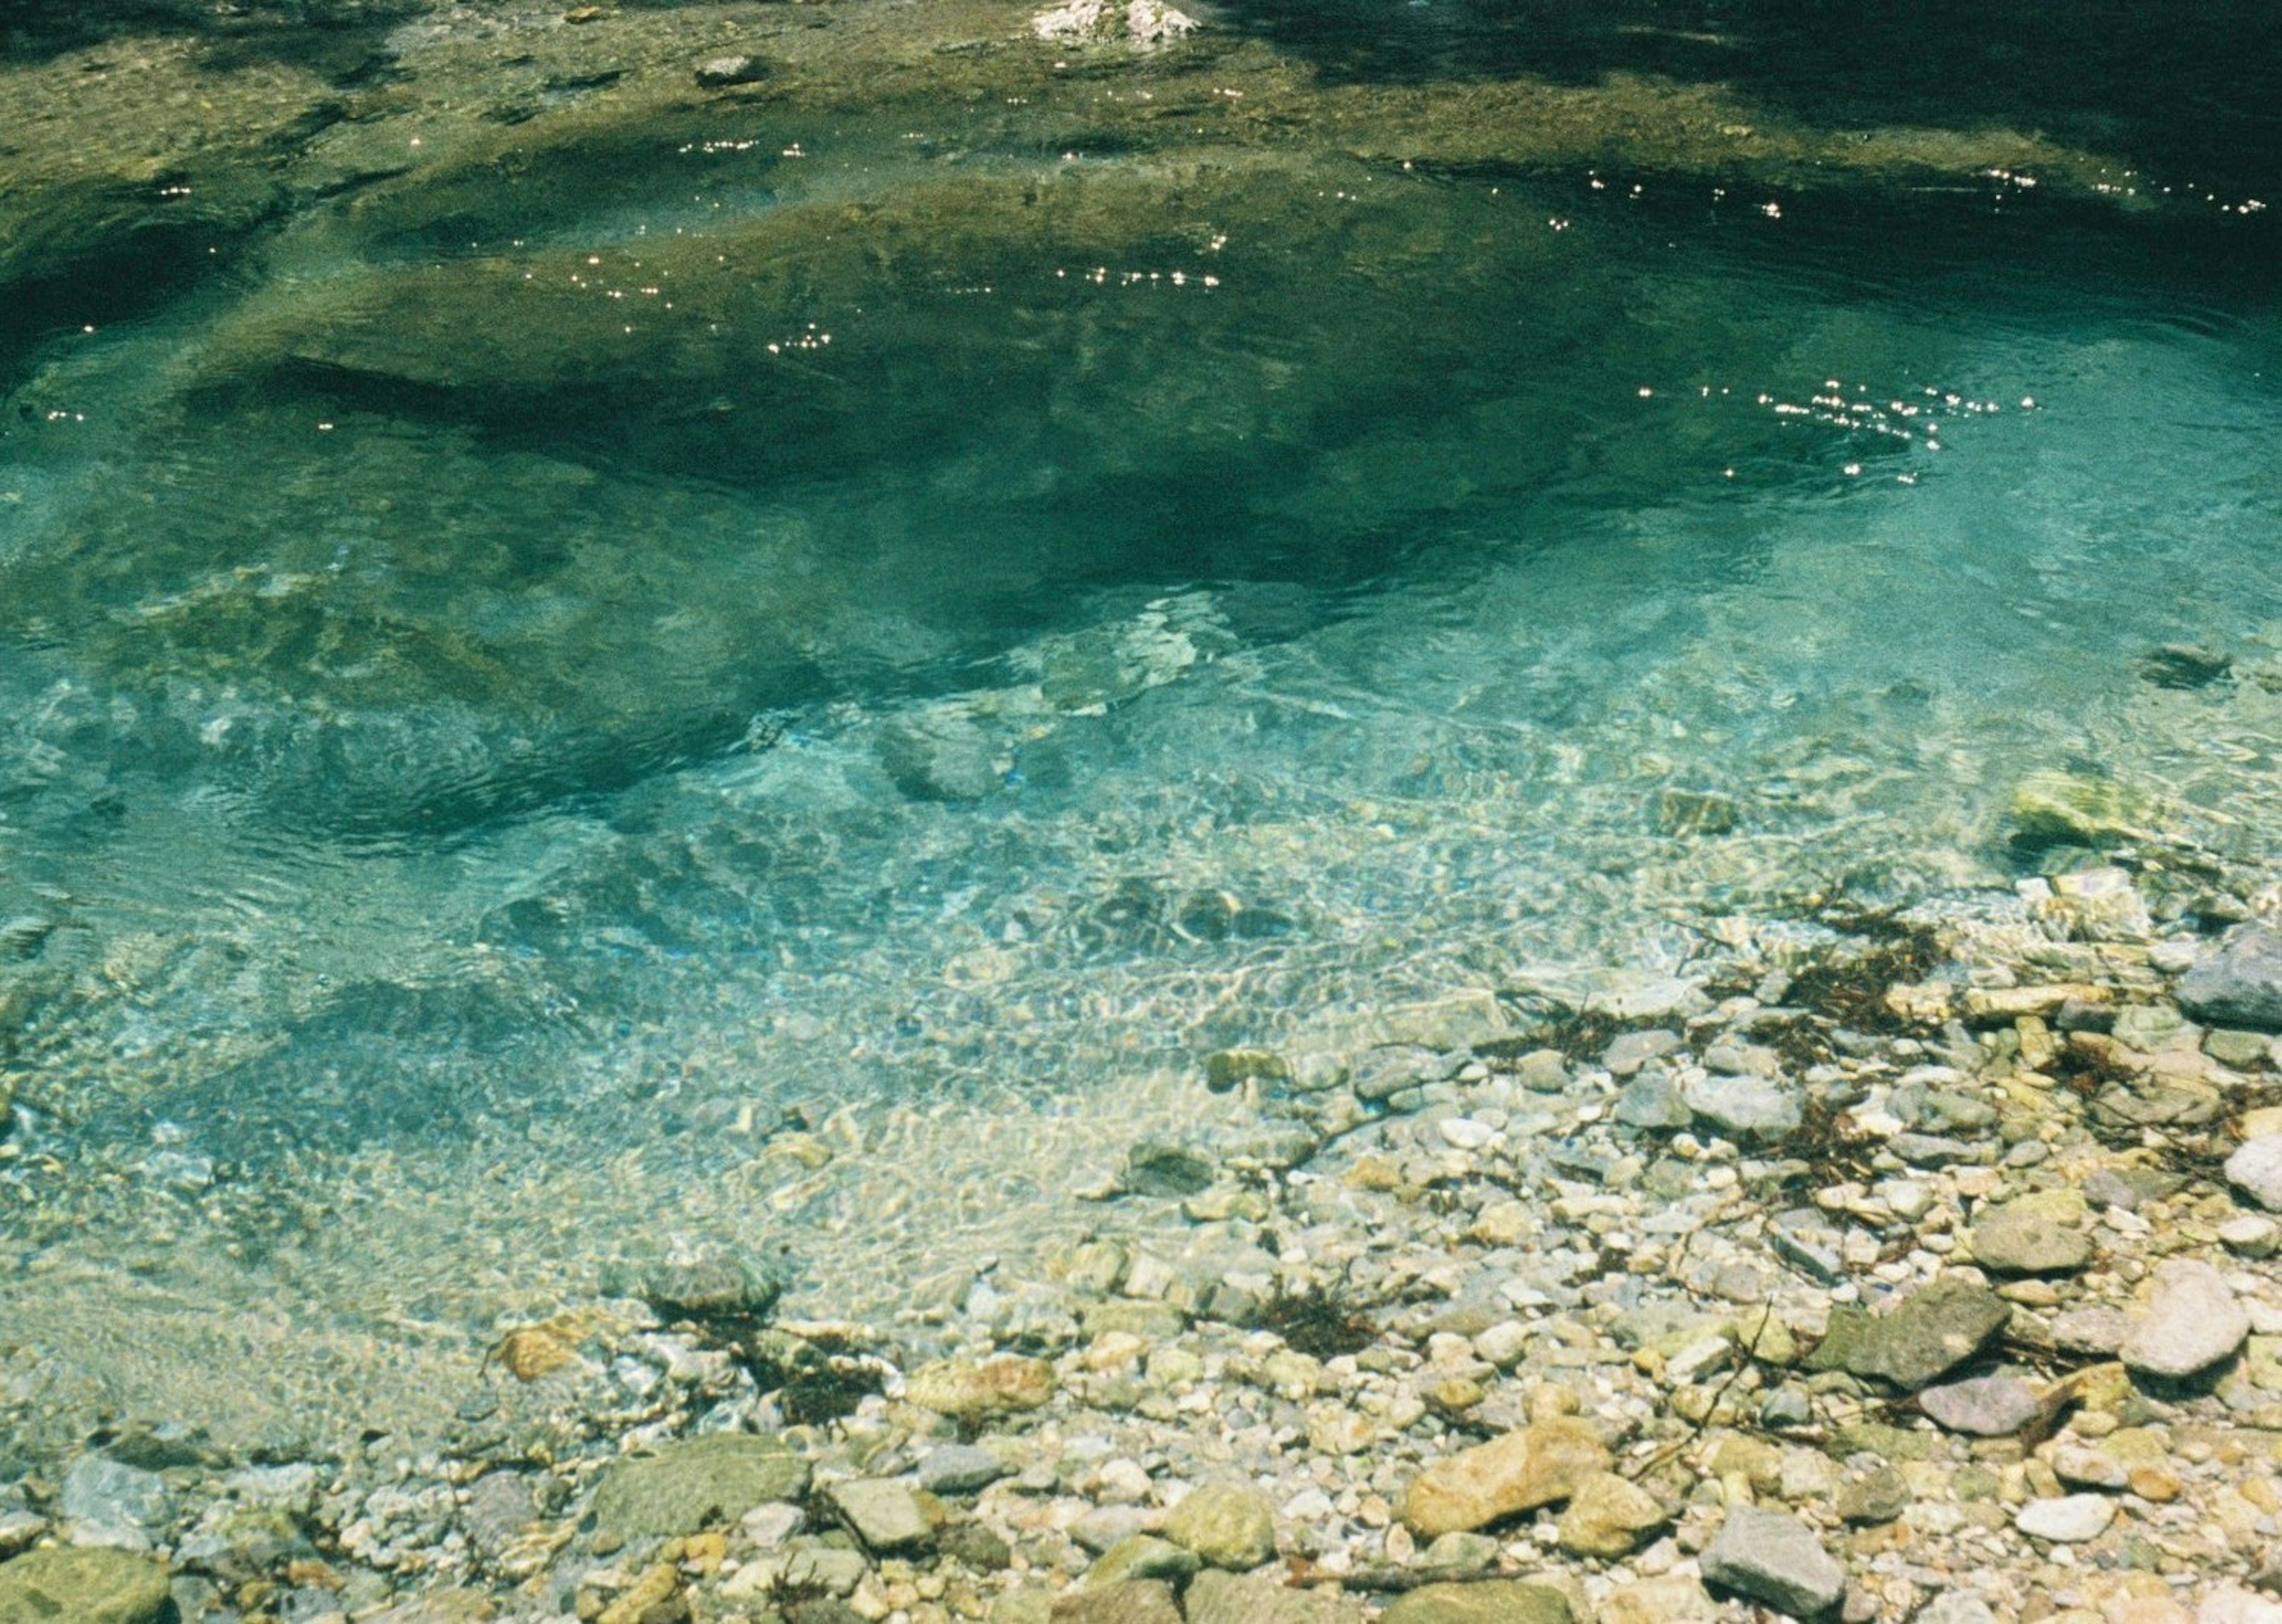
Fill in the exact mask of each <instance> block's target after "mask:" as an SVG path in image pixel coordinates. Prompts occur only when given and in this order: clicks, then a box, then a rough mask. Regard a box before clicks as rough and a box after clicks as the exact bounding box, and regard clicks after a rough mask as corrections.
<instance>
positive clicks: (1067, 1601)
mask: <svg viewBox="0 0 2282 1624" xmlns="http://www.w3.org/2000/svg"><path fill="white" fill-rule="evenodd" d="M1046 1616H1047V1617H1048V1619H1050V1620H1052V1624H1182V1619H1181V1609H1180V1605H1179V1604H1177V1603H1176V1602H1175V1601H1174V1599H1173V1587H1172V1586H1170V1585H1168V1584H1166V1583H1163V1582H1162V1581H1159V1580H1155V1579H1129V1580H1127V1581H1124V1582H1123V1583H1122V1584H1111V1585H1104V1586H1102V1587H1101V1588H1100V1589H1098V1590H1096V1589H1079V1590H1071V1591H1068V1592H1066V1593H1065V1594H1063V1595H1062V1596H1060V1597H1056V1598H1055V1601H1054V1605H1053V1611H1052V1612H1050V1613H1048V1614H1047V1615H1046Z"/></svg>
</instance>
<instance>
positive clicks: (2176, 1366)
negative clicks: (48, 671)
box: [2118, 1258, 2250, 1380]
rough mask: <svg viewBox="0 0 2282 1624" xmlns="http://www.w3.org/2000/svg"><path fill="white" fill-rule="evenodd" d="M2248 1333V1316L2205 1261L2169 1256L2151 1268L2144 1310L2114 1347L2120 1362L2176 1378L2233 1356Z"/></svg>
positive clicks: (2133, 1368) (2149, 1373)
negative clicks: (2151, 1279)
mask: <svg viewBox="0 0 2282 1624" xmlns="http://www.w3.org/2000/svg"><path fill="white" fill-rule="evenodd" d="M2249 1334H2250V1316H2249V1315H2248V1314H2247V1313H2246V1312H2244V1310H2243V1307H2242V1305H2241V1304H2240V1303H2239V1302H2236V1301H2235V1300H2234V1293H2233V1291H2232V1289H2231V1288H2229V1286H2227V1283H2226V1280H2225V1278H2224V1276H2222V1275H2221V1274H2220V1273H2219V1271H2218V1270H2216V1269H2214V1268H2212V1267H2211V1266H2210V1265H2209V1264H2208V1263H2201V1262H2199V1261H2197V1260H2195V1259H2193V1258H2173V1259H2171V1260H2170V1261H2169V1263H2164V1264H2162V1266H2161V1267H2159V1268H2158V1269H2157V1270H2155V1285H2154V1291H2153V1292H2152V1293H2150V1294H2149V1296H2148V1299H2147V1309H2146V1313H2144V1314H2143V1315H2141V1316H2140V1317H2139V1319H2138V1322H2137V1323H2135V1324H2134V1325H2132V1327H2131V1335H2129V1336H2127V1337H2125V1338H2124V1339H2123V1347H2122V1348H2120V1349H2119V1350H2118V1354H2119V1356H2121V1357H2122V1359H2123V1364H2124V1367H2125V1368H2126V1369H2128V1370H2131V1371H2136V1372H2138V1374H2140V1375H2145V1376H2155V1377H2160V1378H2162V1379H2171V1380H2177V1379H2181V1378H2184V1377H2188V1376H2193V1375H2195V1374H2197V1373H2199V1372H2200V1371H2207V1370H2208V1369H2210V1367H2211V1366H2213V1365H2215V1364H2218V1363H2220V1362H2221V1361H2222V1360H2224V1359H2227V1358H2229V1357H2232V1355H2233V1354H2234V1351H2235V1350H2236V1349H2237V1348H2240V1347H2241V1346H2242V1344H2243V1340H2244V1339H2246V1338H2247V1337H2248V1336H2249Z"/></svg>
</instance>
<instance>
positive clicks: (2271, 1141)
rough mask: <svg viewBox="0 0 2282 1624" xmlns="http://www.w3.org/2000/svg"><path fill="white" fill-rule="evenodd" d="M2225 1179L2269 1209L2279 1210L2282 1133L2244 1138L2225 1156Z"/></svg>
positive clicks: (2281, 1177)
mask: <svg viewBox="0 0 2282 1624" xmlns="http://www.w3.org/2000/svg"><path fill="white" fill-rule="evenodd" d="M2226 1177H2227V1182H2228V1183H2229V1184H2232V1185H2233V1186H2234V1187H2235V1188H2236V1189H2238V1190H2239V1191H2241V1192H2242V1193H2244V1194H2245V1195H2247V1196H2249V1197H2250V1198H2251V1200H2253V1201H2256V1202H2257V1203H2258V1204H2259V1205H2260V1206H2261V1207H2263V1208H2266V1210H2267V1211H2269V1212H2282V1133H2268V1134H2262V1135H2260V1136H2259V1137H2258V1138H2252V1139H2246V1140H2244V1141H2243V1143H2242V1145H2241V1146H2240V1147H2239V1149H2237V1150H2236V1151H2235V1153H2234V1154H2232V1155H2231V1156H2229V1157H2228V1158H2227V1159H2226Z"/></svg>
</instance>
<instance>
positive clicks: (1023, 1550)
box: [0, 866, 2282, 1624]
mask: <svg viewBox="0 0 2282 1624" xmlns="http://www.w3.org/2000/svg"><path fill="white" fill-rule="evenodd" d="M1852 923H1853V925H1854V932H1853V934H1851V935H1850V936H1847V937H1845V938H1844V939H1843V944H1842V945H1841V946H1840V947H1838V948H1836V949H1832V950H1828V951H1825V952H1820V953H1819V954H1818V955H1816V956H1814V957H1812V958H1809V959H1805V960H1800V961H1797V962H1794V963H1791V964H1789V965H1788V966H1787V967H1772V966H1764V967H1752V966H1750V965H1747V964H1743V962H1741V961H1740V960H1739V961H1737V963H1736V965H1735V972H1736V973H1735V975H1733V976H1731V977H1729V978H1728V979H1727V981H1726V982H1724V983H1723V982H1721V981H1719V980H1717V979H1712V980H1708V981H1707V980H1703V979H1694V978H1662V979H1651V978H1643V977H1639V976H1632V977H1626V976H1622V975H1615V974H1611V975H1609V976H1608V977H1606V978H1605V979H1604V981H1603V984H1602V985H1600V986H1599V987H1598V988H1596V989H1594V990H1588V991H1586V992H1584V993H1583V994H1582V995H1581V996H1580V998H1577V999H1576V1000H1575V1001H1574V1002H1572V1003H1567V1004H1561V1003H1557V1002H1555V1001H1552V1000H1547V1001H1545V1002H1544V1003H1542V1004H1541V1006H1540V1007H1539V1008H1538V1009H1537V1010H1536V1011H1535V1013H1534V1014H1533V1015H1532V1017H1531V1018H1530V1019H1529V1020H1527V1021H1525V1022H1520V1023H1518V1024H1517V1026H1516V1028H1515V1032H1516V1034H1517V1035H1516V1036H1513V1037H1507V1038H1502V1039H1498V1040H1494V1041H1487V1042H1484V1043H1480V1044H1477V1045H1472V1046H1471V1047H1468V1048H1464V1049H1456V1050H1436V1049H1432V1048H1428V1047H1424V1046H1409V1045H1393V1046H1385V1047H1378V1048H1372V1049H1367V1050H1362V1051H1359V1052H1354V1053H1344V1054H1306V1053H1280V1052H1269V1051H1222V1052H1218V1053H1213V1054H1210V1055H1207V1056H1203V1057H1200V1064H1199V1071H1198V1075H1197V1077H1196V1086H1197V1088H1198V1089H1199V1092H1200V1094H1202V1093H1205V1092H1218V1093H1222V1094H1243V1095H1249V1096H1251V1097H1253V1099H1254V1103H1255V1105H1256V1107H1257V1109H1256V1112H1254V1114H1253V1115H1252V1120H1253V1123H1254V1127H1253V1129H1252V1130H1250V1131H1247V1132H1244V1133H1241V1134H1231V1133H1230V1132H1228V1131H1221V1132H1219V1133H1218V1134H1216V1135H1214V1136H1210V1137H1208V1138H1200V1139H1199V1140H1198V1141H1197V1142H1194V1143H1177V1142H1164V1141H1155V1140H1152V1141H1145V1142H1143V1143H1139V1144H1137V1145H1135V1146H1133V1147H1132V1149H1131V1151H1130V1153H1129V1155H1128V1156H1127V1158H1126V1161H1125V1173H1124V1176H1123V1177H1122V1179H1121V1180H1119V1181H1118V1182H1117V1184H1116V1185H1114V1187H1109V1188H1104V1189H1098V1190H1092V1191H1085V1192H1080V1193H1073V1195H1072V1196H1071V1198H1070V1199H1071V1201H1073V1202H1075V1203H1081V1204H1083V1203H1094V1204H1098V1209H1099V1210H1100V1211H1101V1213H1102V1214H1103V1215H1104V1220H1105V1222H1104V1224H1103V1226H1102V1227H1103V1230H1104V1232H1105V1233H1107V1232H1111V1231H1114V1230H1115V1229H1117V1228H1118V1227H1119V1226H1118V1225H1116V1224H1112V1223H1111V1222H1109V1220H1110V1219H1111V1218H1112V1217H1114V1216H1118V1215H1121V1214H1137V1215H1145V1216H1151V1217H1153V1220H1154V1222H1153V1224H1145V1225H1141V1226H1138V1227H1137V1228H1136V1227H1134V1226H1127V1227H1128V1229H1129V1231H1130V1232H1134V1233H1141V1232H1145V1233H1146V1234H1148V1235H1149V1236H1151V1237H1153V1239H1148V1240H1145V1241H1136V1240H1133V1239H1125V1240H1117V1239H1100V1240H1097V1241H1093V1242H1090V1243H1086V1244H1082V1245H1079V1246H1076V1247H1073V1248H1071V1249H1070V1250H1068V1251H1067V1253H1066V1254H1065V1255H1061V1256H1059V1258H1058V1259H1057V1260H1055V1263H1054V1265H1053V1267H1052V1268H1051V1269H1049V1270H1045V1271H1044V1278H1033V1279H1014V1278H1002V1277H1001V1276H1000V1275H999V1274H998V1273H997V1272H994V1271H993V1270H991V1268H990V1265H989V1263H988V1260H978V1264H979V1267H978V1272H977V1277H976V1282H975V1284H974V1286H972V1287H971V1288H970V1289H969V1290H968V1291H967V1293H966V1296H965V1298H964V1299H963V1300H962V1301H960V1302H956V1303H952V1304H948V1305H941V1306H937V1307H933V1308H927V1309H917V1308H915V1309H912V1311H911V1312H910V1313H908V1314H907V1315H905V1316H903V1317H899V1318H897V1319H894V1320H891V1321H890V1322H889V1323H883V1324H873V1325H865V1324H856V1323H831V1322H823V1321H817V1320H801V1321H789V1322H788V1321H780V1319H779V1318H778V1317H777V1316H776V1310H775V1303H776V1301H777V1298H778V1295H779V1294H780V1290H781V1288H782V1281H781V1279H780V1278H779V1276H778V1274H777V1273H776V1272H775V1270H774V1267H773V1265H772V1264H766V1263H764V1262H763V1261H760V1260H754V1259H750V1258H743V1257H739V1256H735V1255H728V1254H726V1253H720V1252H708V1251H706V1250H705V1249H704V1248H703V1247H702V1246H699V1247H695V1249H692V1250H689V1251H687V1252H685V1253H682V1254H678V1255H671V1256H667V1257H664V1258H663V1259H660V1260H658V1261H656V1262H655V1263H652V1264H650V1265H649V1266H648V1267H647V1268H646V1269H645V1270H641V1271H640V1274H639V1278H628V1279H625V1280H621V1281H614V1282H609V1283H607V1286H608V1288H609V1290H610V1291H611V1292H613V1293H614V1294H611V1295H606V1296H602V1297H599V1298H597V1299H595V1300H593V1301H585V1302H566V1303H564V1304H563V1307H562V1309H561V1311H560V1312H559V1313H557V1314H555V1315H554V1316H553V1317H549V1318H547V1319H545V1320H544V1321H542V1322H539V1323H535V1324H521V1325H503V1326H501V1337H500V1340H499V1343H498V1345H497V1347H496V1348H494V1349H493V1355H492V1356H491V1358H490V1359H489V1360H488V1361H487V1362H486V1363H485V1366H484V1367H483V1368H482V1369H480V1370H473V1371H469V1372H468V1385H467V1395H466V1402H465V1403H464V1404H463V1406H462V1411H461V1413H462V1417H463V1418H464V1420H465V1423H466V1426H465V1430H464V1432H463V1434H462V1439H461V1441H460V1442H459V1443H458V1444H457V1445H456V1446H455V1447H454V1449H451V1450H450V1451H448V1452H445V1453H439V1454H435V1455H425V1456H422V1457H417V1458H412V1457H402V1456H400V1455H399V1454H398V1453H397V1452H396V1451H395V1450H393V1449H392V1448H391V1443H390V1440H389V1439H388V1438H387V1437H385V1436H375V1437H370V1438H368V1439H366V1440H365V1441H363V1442H362V1444H361V1446H360V1447H354V1448H351V1449H346V1450H345V1451H344V1452H342V1453H341V1454H339V1455H338V1456H330V1457H322V1458H315V1457H313V1458H297V1459H237V1458H229V1457H225V1456H224V1455H223V1454H222V1453H221V1452H220V1451H218V1450H216V1449H213V1447H212V1446H210V1445H208V1444H206V1442H205V1441H204V1440H203V1438H202V1435H201V1434H200V1432H199V1430H198V1426H197V1425H196V1418H178V1419H177V1422H176V1424H174V1425H150V1424H147V1423H130V1422H122V1423H121V1425H120V1427H119V1429H118V1430H117V1431H115V1432H113V1433H109V1434H100V1435H98V1436H97V1437H95V1438H93V1439H91V1440H89V1445H88V1448H87V1449H86V1450H85V1452H84V1453H82V1454H81V1455H79V1456H78V1457H76V1458H73V1459H69V1460H65V1461H61V1462H58V1463H56V1464H54V1465H52V1466H43V1467H42V1468H41V1469H39V1470H36V1471H35V1472H33V1473H32V1474H31V1475H29V1476H27V1477H26V1478H25V1479H23V1480H21V1481H19V1482H18V1483H16V1484H14V1485H12V1486H11V1487H9V1488H4V1489H0V1552H6V1553H8V1554H9V1555H10V1558H11V1559H10V1560H8V1561H7V1562H6V1563H5V1564H4V1565H0V1620H7V1621H8V1624H15V1620H30V1619H34V1618H49V1617H55V1616H68V1617H72V1618H74V1619H82V1620H105V1621H109V1620H121V1621H123V1624H140V1621H143V1620H160V1619H163V1618H166V1617H168V1616H170V1615H169V1613H168V1612H167V1609H169V1608H170V1607H171V1608H173V1609H174V1610H175V1614H177V1615H179V1616H180V1617H181V1618H182V1619H184V1620H213V1621H215V1624H220V1621H221V1620H235V1621H237V1624H253V1621H254V1620H293V1621H295V1624H330V1621H331V1620H346V1619H378V1620H388V1621H389V1624H428V1621H431V1620H432V1621H435V1624H446V1621H454V1624H456V1621H458V1620H488V1619H500V1620H569V1619H572V1618H576V1619H580V1620H603V1621H604V1624H676V1621H679V1620H779V1619H781V1620H790V1621H794V1624H822V1621H824V1620H849V1619H861V1620H895V1621H897V1624H932V1621H940V1620H951V1619H989V1620H999V1621H1001V1624H1031V1621H1036V1624H1046V1621H1047V1620H1055V1621H1060V1624H1109V1621H1115V1624H1151V1621H1155V1620H1163V1621H1164V1624H1172V1621H1173V1620H1189V1621H1190V1624H1236V1621H1238V1620H1294V1621H1303V1620H1304V1621H1313V1620H1366V1619H1371V1618H1385V1619H1387V1620H1394V1621H1395V1624H1435V1621H1447V1624H1457V1621H1462V1620H1530V1621H1533V1624H1534V1621H1537V1620H1545V1621H1547V1624H1553V1621H1556V1620H1566V1621H1572V1624H1585V1621H1586V1620H1602V1621H1603V1624H1629V1621H1632V1620H1642V1621H1646V1620H1673V1619H1707V1620H1708V1619H1716V1618H1723V1617H1725V1618H1737V1619H1740V1618H1745V1617H1750V1616H1754V1610H1755V1609H1761V1608H1765V1609H1773V1610H1774V1611H1776V1612H1782V1613H1787V1614H1789V1615H1791V1616H1795V1617H1801V1618H1818V1617H1825V1616H1828V1617H1836V1618H1844V1619H1849V1620H1872V1619H1897V1620H1898V1619H1906V1618H1925V1619H1929V1620H1940V1621H1943V1624H1966V1621H1968V1620H1978V1619H1991V1618H1996V1619H2008V1620H2010V1619H2020V1620H2036V1619H2046V1618H2060V1619H2066V1620H2085V1621H2087V1624H2089V1621H2090V1620H2102V1621H2103V1624H2125V1621H2127V1620H2128V1621H2130V1624H2162V1620H2187V1619H2193V1620H2199V1621H2200V1624H2235V1621H2237V1620H2261V1619H2266V1618H2269V1617H2271V1616H2277V1615H2278V1614H2282V1602H2277V1601H2275V1600H2273V1599H2270V1592H2271V1591H2273V1590H2275V1589H2278V1588H2282V1571H2278V1569H2277V1568H2276V1566H2275V1565H2274V1557H2275V1543H2276V1538H2277V1521H2276V1519H2277V1516H2278V1514H2282V1480H2278V1475H2277V1467H2278V1456H2277V1449H2276V1441H2277V1439H2278V1437H2282V1278H2278V1274H2277V1270H2276V1267H2275V1264H2274V1263H2273V1261H2272V1260H2273V1256H2274V1254H2275V1252H2276V1250H2277V1248H2278V1245H2282V1226H2278V1224H2277V1223H2276V1221H2275V1220H2274V1219H2273V1218H2271V1217H2270V1216H2267V1212H2268V1208H2270V1206H2272V1207H2282V1174H2278V1172H2277V1169H2278V1168H2282V1106H2278V1104H2277V1103H2276V1102H2277V1101H2278V1100H2282V1090H2278V1088H2277V1087H2276V1083H2277V1078H2276V1048H2277V1042H2276V1039H2275V1038H2274V1037H2271V1036H2270V1032H2271V1030H2273V1029H2274V1028H2276V1027H2277V1026H2282V1019H2278V1016H2282V936H2277V935H2276V934H2274V933H2273V932H2272V931H2270V929H2267V928H2266V927H2265V926H2263V925H2262V924H2260V923H2257V922H2255V921H2249V922H2244V923H2240V924H2237V925H2235V926H2233V927H2232V929H2229V930H2226V931H2224V932H2217V931H2209V932H2206V933H2203V934H2200V935H2188V934H2181V933H2174V932H2167V931H2165V930H2163V929H2159V928H2158V927H2156V926H2154V924H2153V923H2152V922H2151V921H2150V920H2149V916H2148V912H2147V908H2146V905H2145V903H2144V902H2143V900H2142V898H2141V892H2140V890H2139V887H2138V875H2135V874H2134V873H2133V872H2132V871H2131V869H2128V868H2126V867H2123V866H2091V867H2085V868H2080V869H2077V870H2076V871H2074V872H2072V873H2068V874H2061V875H2059V876H2057V877H2055V878H2054V879H2052V880H2049V881H2048V880H2030V881H2027V882H2023V883H2022V886H2021V888H2020V895H2019V897H2017V898H2014V899H2009V900H2007V899H1999V900H1998V901H1994V902H1991V901H1984V902H1983V903H1981V904H1977V905H1975V906H1973V907H1971V908H1967V909H1958V910H1953V911H1952V912H1951V913H1949V914H1948V915H1946V916H1943V917H1937V916H1934V915H1932V914H1927V915H1924V916H1911V917H1909V918H1905V919H1891V920H1885V921H1852ZM1754 968H1756V969H1757V974H1756V975H1753V974H1752V971H1753V970H1754ZM1103 1130H1104V1131H1105V1132H1108V1131H1114V1123H1104V1124H1103ZM510 1397H511V1398H512V1399H513V1400H514V1403H512V1404H511V1405H507V1406H503V1405H502V1403H501V1401H502V1399H505V1398H510ZM532 1398H539V1399H540V1400H541V1401H542V1402H541V1403H538V1404H535V1405H534V1404H532V1403H531V1402H530V1401H531V1400H532ZM510 1411H511V1413H512V1416H513V1417H514V1419H513V1422H512V1424H510V1422H509V1420H508V1416H509V1414H510ZM534 1418H536V1419H534ZM43 1598H45V1599H44V1600H43ZM57 1606H60V1607H61V1609H62V1612H60V1613H58V1612H56V1611H54V1609H55V1607H57ZM43 1608H46V1609H47V1610H46V1611H43Z"/></svg>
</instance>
